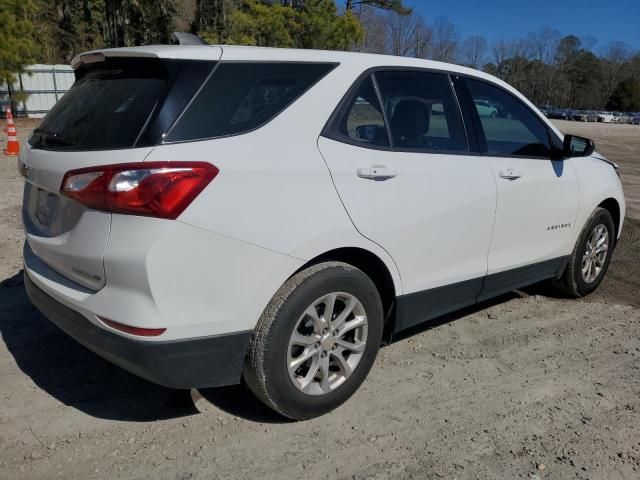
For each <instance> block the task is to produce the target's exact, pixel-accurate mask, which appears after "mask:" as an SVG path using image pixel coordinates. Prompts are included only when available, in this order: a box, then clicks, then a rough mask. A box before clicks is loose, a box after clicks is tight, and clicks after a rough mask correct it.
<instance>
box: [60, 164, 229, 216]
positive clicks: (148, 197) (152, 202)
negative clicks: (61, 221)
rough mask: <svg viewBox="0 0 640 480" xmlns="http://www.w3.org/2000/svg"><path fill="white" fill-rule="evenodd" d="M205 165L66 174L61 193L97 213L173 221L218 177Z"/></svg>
mask: <svg viewBox="0 0 640 480" xmlns="http://www.w3.org/2000/svg"><path fill="white" fill-rule="evenodd" d="M218 172H219V170H218V169H217V168H216V167H214V166H213V165H211V164H209V163H204V162H143V163H126V164H118V165H106V166H103V167H90V168H81V169H79V170H71V171H70V172H67V173H66V174H65V176H64V179H63V180H62V186H61V187H60V192H61V193H62V194H63V195H66V196H67V197H69V198H72V199H74V200H76V201H77V202H80V203H82V204H83V205H85V206H87V207H89V208H92V209H94V210H103V211H107V212H112V213H124V214H130V215H142V216H147V217H157V218H166V219H171V220H174V219H176V218H178V216H179V215H180V214H181V213H182V212H183V211H184V210H185V209H186V208H187V207H188V206H189V204H190V203H191V202H192V201H193V199H194V198H196V197H197V196H198V195H199V194H200V192H202V190H204V188H205V187H206V186H207V185H208V184H209V183H210V182H211V181H212V180H213V179H214V178H215V177H216V175H217V174H218Z"/></svg>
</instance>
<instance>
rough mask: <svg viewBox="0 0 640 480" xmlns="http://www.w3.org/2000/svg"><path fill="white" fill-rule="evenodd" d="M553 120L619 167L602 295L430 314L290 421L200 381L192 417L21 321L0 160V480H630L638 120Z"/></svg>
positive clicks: (18, 243) (638, 444)
mask: <svg viewBox="0 0 640 480" xmlns="http://www.w3.org/2000/svg"><path fill="white" fill-rule="evenodd" d="M28 127H29V125H27V126H26V127H25V125H24V124H23V122H20V123H19V125H18V128H19V129H20V134H21V135H24V134H25V133H26V131H27V130H28ZM560 128H561V129H562V130H564V131H567V132H575V133H583V134H585V135H589V136H592V137H594V138H595V140H596V142H597V143H598V148H599V150H600V151H601V152H602V153H604V154H605V155H608V156H609V157H610V158H611V159H612V160H614V161H616V162H618V163H620V164H621V165H622V178H623V181H624V183H625V186H626V193H627V197H628V199H629V206H630V209H629V214H630V215H631V216H634V217H635V220H634V219H631V218H627V221H626V227H625V230H624V236H623V239H622V242H621V244H620V245H619V247H618V249H617V251H616V252H615V255H614V259H613V262H612V264H611V269H610V272H609V275H608V276H607V278H606V279H605V281H604V283H603V285H602V287H601V289H600V290H599V291H598V292H597V293H595V294H594V295H592V296H590V297H588V298H586V299H583V300H580V301H567V300H562V299H558V298H554V297H553V296H549V295H548V292H547V291H545V289H544V288H543V287H533V288H530V289H527V290H526V291H524V292H517V293H512V294H509V295H505V296H503V297H501V298H499V299H497V300H495V301H492V302H491V303H485V304H483V305H480V306H478V307H475V308H472V309H467V310H465V311H463V312H460V313H458V314H455V315H451V316H448V317H445V318H443V319H439V320H438V321H436V322H434V323H431V324H430V325H429V326H428V327H425V328H422V329H421V330H417V331H414V332H412V333H413V335H412V336H405V337H404V338H401V339H398V340H397V341H396V342H395V343H394V344H392V345H391V346H388V347H385V348H383V349H382V350H381V352H380V355H379V357H378V360H377V362H376V365H375V367H374V368H373V370H372V372H371V375H370V377H369V378H368V380H367V381H366V382H365V384H364V385H363V387H362V388H361V390H360V391H359V392H358V393H357V394H356V395H355V396H354V397H353V398H352V399H351V400H350V401H349V402H348V403H347V404H346V405H344V406H343V407H342V408H340V409H338V410H337V411H335V412H333V413H331V414H329V415H327V416H325V417H322V418H319V419H316V420H313V421H309V422H302V423H292V422H288V421H285V420H283V419H282V418H279V417H277V416H276V415H274V414H272V413H271V412H270V411H269V410H267V409H266V408H265V407H263V406H262V405H261V404H259V403H258V402H257V401H256V400H254V399H253V398H252V397H251V395H250V394H249V393H248V392H247V391H245V390H244V389H243V387H240V386H238V387H229V388H222V389H211V390H207V391H203V392H202V394H203V395H204V398H203V399H200V400H199V401H198V402H197V405H198V408H199V409H200V411H201V412H202V413H200V411H199V410H198V409H197V408H196V407H195V406H194V403H193V401H192V399H191V396H190V394H189V392H182V391H172V390H168V389H164V388H160V387H157V386H154V385H152V384H149V383H147V382H145V381H144V380H140V379H138V378H136V377H134V376H132V375H130V374H128V373H126V372H124V371H123V370H120V369H119V368H117V367H114V366H112V365H110V364H109V363H107V362H106V361H104V360H102V359H100V358H98V357H96V356H95V355H93V354H92V353H90V352H88V351H87V350H85V349H84V348H82V347H80V346H79V345H77V344H76V343H74V342H73V341H72V340H71V339H69V338H67V337H66V336H65V335H64V334H62V333H61V332H59V331H58V330H57V329H56V328H55V327H53V326H52V325H51V324H50V323H49V322H48V321H47V320H45V319H44V318H43V317H42V316H41V315H40V314H38V313H37V312H36V311H35V310H34V308H32V307H31V306H30V304H29V302H28V300H27V298H26V296H25V293H24V288H23V284H22V280H21V259H20V255H21V248H22V242H23V238H22V237H23V235H22V231H21V224H20V209H19V204H20V196H21V184H22V181H21V179H20V178H19V176H18V173H17V171H16V168H15V160H14V159H11V158H8V157H2V156H0V205H1V207H0V282H1V283H0V333H1V336H2V341H0V479H54V478H63V479H114V478H115V479H117V478H127V479H142V478H154V479H169V480H187V479H215V478H221V479H227V478H229V479H245V478H246V479H254V478H261V479H264V480H266V479H283V478H304V479H333V478H338V479H387V478H393V479H410V478H413V479H440V478H452V479H453V478H458V479H465V478H469V479H473V478H482V479H498V478H539V479H547V478H553V479H558V478H560V479H567V478H576V479H607V480H610V479H631V478H640V275H639V273H640V221H639V220H640V186H639V183H640V180H639V179H640V127H637V126H636V127H633V126H626V125H601V124H577V123H567V122H564V123H561V124H560Z"/></svg>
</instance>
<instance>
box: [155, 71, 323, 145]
mask: <svg viewBox="0 0 640 480" xmlns="http://www.w3.org/2000/svg"><path fill="white" fill-rule="evenodd" d="M334 66H335V65H334V64H325V63H286V62H285V63H282V62H281V63H273V62H237V63H236V62H228V63H221V64H220V65H219V66H218V67H217V68H216V70H215V71H214V72H213V74H212V75H211V77H210V78H209V80H208V81H207V82H206V83H205V85H204V86H203V88H202V89H201V91H200V92H199V93H198V95H197V96H196V98H195V99H194V100H193V101H192V102H191V103H190V105H189V106H188V107H187V109H186V111H185V112H184V114H183V115H182V116H181V117H180V119H179V120H178V122H177V124H176V125H175V127H174V128H173V129H172V130H171V131H170V132H169V134H168V136H167V137H166V139H165V141H166V142H180V141H187V140H198V139H206V138H216V137H224V136H230V135H238V134H241V133H246V132H249V131H251V130H254V129H256V128H259V127H261V126H263V125H264V124H266V123H267V122H269V121H270V120H272V119H273V118H274V117H275V116H277V115H278V114H280V113H281V112H282V111H283V110H284V109H286V108H287V107H288V106H289V105H291V103H293V102H294V101H295V100H296V99H298V98H299V97H300V96H301V95H302V94H304V93H305V92H306V91H307V90H308V89H309V88H311V87H312V86H313V85H314V84H315V83H316V82H318V81H319V80H320V79H321V78H323V77H324V76H325V75H326V74H327V73H329V71H331V70H332V69H333V68H334Z"/></svg>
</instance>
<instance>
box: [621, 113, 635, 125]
mask: <svg viewBox="0 0 640 480" xmlns="http://www.w3.org/2000/svg"><path fill="white" fill-rule="evenodd" d="M620 123H625V124H627V123H628V124H631V123H633V113H631V112H624V113H622V114H621V115H620Z"/></svg>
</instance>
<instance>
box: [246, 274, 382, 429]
mask: <svg viewBox="0 0 640 480" xmlns="http://www.w3.org/2000/svg"><path fill="white" fill-rule="evenodd" d="M333 292H344V293H346V294H349V295H352V296H354V297H355V298H356V299H357V300H358V301H359V302H360V304H361V306H362V307H363V308H364V312H365V313H366V317H367V322H368V327H367V338H366V342H364V343H365V347H364V352H363V353H362V356H361V357H360V360H359V363H358V364H357V366H355V368H354V370H353V372H352V373H351V374H350V376H347V377H346V380H344V383H342V384H341V385H339V386H337V387H336V388H335V389H334V390H332V391H330V392H328V393H324V394H320V395H309V394H307V393H304V392H302V391H301V390H300V389H299V388H298V387H297V386H295V385H294V380H292V378H290V376H289V371H288V368H287V361H288V358H289V339H290V338H291V335H292V333H293V330H294V328H296V327H297V326H298V322H299V320H300V318H301V316H302V315H303V313H304V312H305V310H307V308H308V307H309V306H311V305H313V304H314V302H315V301H317V299H319V298H321V297H322V296H324V295H329V294H331V293H333ZM383 322H384V320H383V309H382V302H381V300H380V295H379V293H378V290H377V289H376V286H375V284H374V283H373V282H372V281H371V279H370V278H369V277H368V276H367V275H365V274H364V273H363V272H362V271H361V270H359V269H357V268H355V267H353V266H351V265H349V264H346V263H341V262H326V263H320V264H317V265H313V266H311V267H309V268H307V269H306V270H303V271H301V272H299V273H298V274H296V275H294V276H293V277H291V278H290V279H289V280H287V281H286V282H285V283H284V285H282V287H280V289H279V290H278V291H277V292H276V294H275V295H274V296H273V298H272V299H271V302H270V303H269V305H268V306H267V308H266V309H265V310H264V312H263V314H262V316H261V317H260V320H259V321H258V324H257V326H256V328H255V330H254V333H253V336H252V338H251V342H250V344H249V350H248V353H247V357H246V360H245V366H244V371H243V377H244V379H245V381H246V383H247V385H248V386H249V388H250V389H251V391H252V392H253V393H254V394H255V395H256V396H257V397H258V398H259V399H260V400H261V401H262V402H263V403H265V404H266V405H267V406H269V407H270V408H272V409H273V410H275V411H276V412H278V413H280V414H281V415H283V416H285V417H288V418H291V419H293V420H306V419H310V418H314V417H318V416H320V415H323V414H325V413H327V412H329V411H331V410H333V409H335V408H337V407H338V406H340V405H342V404H343V403H344V402H346V401H347V400H348V399H349V398H350V397H351V395H353V394H354V393H355V391H356V390H357V389H358V388H359V387H360V385H361V384H362V382H363V381H364V380H365V378H366V377H367V375H368V373H369V371H370V370H371V367H372V366H373V363H374V361H375V358H376V355H377V353H378V349H379V348H380V343H381V339H382V330H383ZM322 348H324V347H322ZM325 355H326V354H325ZM334 360H335V358H334ZM313 381H316V380H313Z"/></svg>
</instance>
